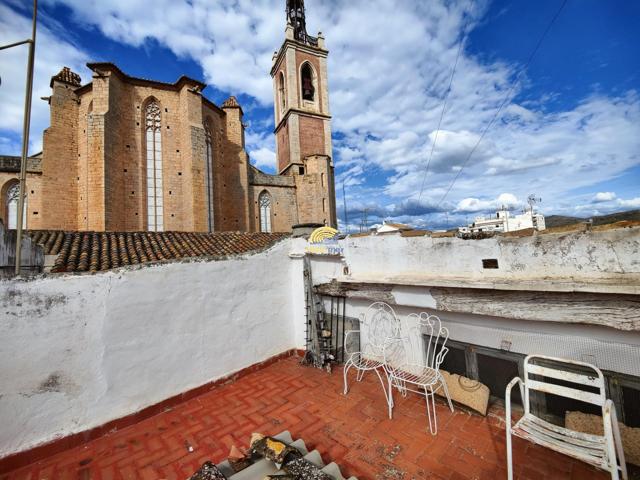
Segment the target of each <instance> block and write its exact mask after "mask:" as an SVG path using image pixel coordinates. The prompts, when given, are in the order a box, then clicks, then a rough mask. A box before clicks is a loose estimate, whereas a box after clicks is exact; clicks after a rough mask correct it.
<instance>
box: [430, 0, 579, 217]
mask: <svg viewBox="0 0 640 480" xmlns="http://www.w3.org/2000/svg"><path fill="white" fill-rule="evenodd" d="M567 1H568V0H564V1H563V2H562V5H560V8H559V9H558V11H557V12H556V14H555V15H554V16H553V18H552V19H551V21H550V22H549V24H548V25H547V28H546V29H545V30H544V32H543V33H542V36H541V37H540V39H539V40H538V43H537V44H536V46H535V48H534V49H533V51H532V52H531V55H529V58H528V60H527V62H526V63H525V65H524V66H523V67H522V69H521V70H520V72H518V75H516V78H515V80H514V82H513V84H512V85H511V88H509V90H508V91H507V94H506V95H505V97H504V99H503V100H502V103H500V106H499V107H498V110H496V113H495V114H494V115H493V118H491V120H490V121H489V123H487V125H486V127H485V128H484V130H483V132H482V134H481V135H480V138H479V139H478V141H477V142H476V144H475V145H474V146H473V148H472V149H471V151H470V152H469V155H467V158H466V159H465V161H464V162H463V164H462V167H460V170H458V173H456V176H455V177H454V179H453V181H452V182H451V183H450V184H449V187H448V188H447V191H446V192H445V193H444V195H442V198H441V199H440V201H439V202H438V205H437V207H439V206H440V205H441V204H442V202H444V199H445V198H446V197H447V195H448V194H449V192H450V191H451V189H452V188H453V185H454V184H455V183H456V181H457V180H458V178H459V177H460V175H461V174H462V171H463V170H464V168H465V167H466V166H467V163H469V160H470V159H471V157H472V155H473V154H474V153H475V151H476V149H477V148H478V145H480V142H482V139H483V138H484V136H485V135H486V134H487V131H488V130H489V128H491V126H492V125H493V123H494V122H495V121H496V119H497V118H498V115H500V112H501V111H502V109H503V108H504V106H505V105H506V103H507V100H509V97H510V96H511V93H512V92H513V90H514V89H515V87H516V85H517V84H518V80H519V79H520V77H521V76H522V74H523V72H524V71H525V70H527V68H528V67H529V65H531V62H532V61H533V58H534V57H535V55H536V53H538V50H539V49H540V45H542V41H543V40H544V38H545V37H546V36H547V33H549V30H551V27H552V26H553V24H554V23H555V21H556V20H557V19H558V17H559V16H560V13H561V12H562V10H563V9H564V7H565V5H566V4H567ZM437 207H436V208H437Z"/></svg>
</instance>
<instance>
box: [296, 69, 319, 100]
mask: <svg viewBox="0 0 640 480" xmlns="http://www.w3.org/2000/svg"><path fill="white" fill-rule="evenodd" d="M300 78H301V80H302V81H301V83H302V99H303V100H309V101H311V102H313V101H314V99H315V93H316V89H315V86H314V85H313V84H314V77H313V69H312V68H311V65H309V63H308V62H305V64H304V65H302V69H301V70H300Z"/></svg>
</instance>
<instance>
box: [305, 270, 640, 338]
mask: <svg viewBox="0 0 640 480" xmlns="http://www.w3.org/2000/svg"><path fill="white" fill-rule="evenodd" d="M315 288H316V290H317V292H318V293H321V294H323V295H334V296H343V297H347V298H359V299H365V300H370V301H383V302H386V303H389V304H390V305H398V303H397V302H396V299H395V297H394V295H393V289H394V285H393V284H374V283H347V282H338V281H335V280H334V281H332V282H331V283H325V284H321V285H317V286H316V287H315ZM424 292H425V295H430V296H431V297H432V298H433V300H434V302H435V305H436V310H439V311H444V312H459V313H472V314H477V315H490V316H496V317H503V318H512V319H518V320H534V321H542V322H555V323H570V324H587V325H602V326H606V327H611V328H615V329H618V330H625V331H640V297H639V296H637V295H623V294H605V293H581V292H538V291H524V290H487V289H473V288H448V287H447V288H445V287H424ZM407 306H409V307H410V306H411V305H407Z"/></svg>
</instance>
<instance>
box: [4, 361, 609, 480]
mask: <svg viewBox="0 0 640 480" xmlns="http://www.w3.org/2000/svg"><path fill="white" fill-rule="evenodd" d="M342 391H343V377H342V369H341V368H336V369H334V371H333V373H331V374H328V373H326V372H325V371H321V370H316V369H313V368H310V367H303V366H300V365H299V364H298V361H297V359H296V358H288V359H285V360H282V361H279V362H277V363H274V364H272V365H269V366H268V367H266V368H264V369H262V370H258V371H256V372H253V373H251V374H249V375H247V376H245V377H243V378H241V379H239V380H237V381H236V382H231V383H229V384H226V385H222V386H219V387H216V388H214V389H212V390H211V391H209V392H206V393H204V394H202V395H201V396H199V397H197V398H193V399H191V400H189V401H187V402H185V403H184V404H181V405H178V406H176V407H175V408H173V409H171V410H169V411H166V412H163V413H161V414H159V415H157V416H155V417H152V418H149V419H147V420H143V421H141V422H139V423H138V424H136V425H133V426H131V427H129V428H126V429H123V430H121V431H118V432H113V433H109V434H108V435H106V436H104V437H101V438H99V439H97V440H94V441H92V442H89V443H87V444H85V445H83V446H81V447H77V448H74V449H71V450H68V451H65V452H63V453H61V454H58V455H56V456H54V457H50V458H48V459H45V460H43V461H40V462H38V463H37V464H33V465H30V466H27V467H25V468H22V469H20V470H18V471H14V472H9V473H8V474H7V475H4V476H0V479H2V480H18V479H37V478H52V479H53V478H55V479H64V478H73V479H75V480H77V479H79V478H81V479H84V478H89V479H97V480H103V479H104V480H115V479H129V478H131V479H134V478H135V479H139V478H141V479H144V478H157V479H184V478H185V477H187V476H189V475H190V474H191V473H193V471H194V470H195V469H196V468H197V467H198V466H199V465H200V464H201V463H202V462H203V461H204V460H206V459H209V460H211V461H213V462H220V461H222V460H223V459H224V458H225V456H226V453H227V452H228V449H229V447H230V446H231V445H232V444H236V445H238V446H246V444H247V443H248V441H249V437H250V435H251V433H252V432H253V431H261V432H262V433H265V434H272V435H273V434H276V433H278V432H280V431H282V430H285V429H289V430H290V431H291V432H292V434H293V436H294V437H301V438H303V440H304V441H305V443H306V444H307V446H308V447H310V448H317V449H318V451H319V452H320V453H321V454H322V456H323V459H324V461H325V462H326V463H329V462H332V461H333V462H336V463H338V464H339V465H340V467H341V469H342V473H343V474H344V475H345V476H349V475H356V476H358V477H360V478H361V479H381V480H387V479H389V480H392V479H403V480H410V479H436V480H438V479H441V480H453V479H463V480H467V479H491V480H498V479H502V478H505V477H506V466H505V440H504V429H503V428H504V422H502V421H501V418H502V417H503V415H504V412H503V410H501V408H500V407H495V408H493V409H492V410H491V411H490V415H489V417H487V418H484V417H480V416H478V415H475V414H470V413H469V412H468V411H466V410H463V409H461V408H456V409H455V412H454V413H451V411H450V410H449V409H448V407H447V406H446V405H445V403H444V402H438V403H437V405H436V408H437V415H438V435H437V436H435V437H434V436H431V435H430V434H429V433H428V431H427V428H428V426H427V425H428V424H427V418H426V412H425V405H424V399H423V398H421V397H419V396H418V395H409V396H408V397H406V398H405V397H402V396H401V395H397V394H396V395H395V397H394V400H395V402H396V406H395V408H394V411H393V419H392V420H389V418H388V415H387V405H386V402H385V399H384V395H383V393H382V388H381V386H380V383H379V380H378V378H377V377H376V376H375V375H366V376H365V378H364V379H363V380H362V381H361V382H356V381H355V374H354V375H351V376H350V390H349V394H348V395H347V396H344V395H343V394H342ZM189 446H191V447H192V449H193V451H189V450H190V449H189ZM514 455H515V458H516V478H519V479H528V478H535V479H537V480H549V479H552V478H566V479H580V480H592V479H606V478H608V476H607V475H606V474H604V473H603V472H598V471H596V470H595V469H593V468H590V467H588V466H587V465H584V464H582V463H580V462H576V461H573V460H571V459H569V458H567V457H565V456H563V455H560V454H557V453H554V452H552V451H549V450H546V449H543V448H541V447H538V446H535V445H530V444H527V442H523V441H520V440H518V439H516V440H515V441H514Z"/></svg>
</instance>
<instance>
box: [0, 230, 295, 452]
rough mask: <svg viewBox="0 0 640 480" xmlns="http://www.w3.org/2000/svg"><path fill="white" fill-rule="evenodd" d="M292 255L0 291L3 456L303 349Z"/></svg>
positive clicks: (282, 248) (20, 284)
mask: <svg viewBox="0 0 640 480" xmlns="http://www.w3.org/2000/svg"><path fill="white" fill-rule="evenodd" d="M288 253H289V241H284V242H281V243H279V244H277V245H276V246H274V247H273V248H272V249H270V250H269V251H267V252H264V253H261V254H258V255H254V256H250V257H245V258H237V259H230V260H226V261H214V262H195V263H172V264H166V265H160V266H153V267H147V268H141V269H137V270H128V271H124V270H120V271H115V272H110V273H104V274H97V275H85V276H64V277H46V278H39V279H36V280H32V281H4V282H0V338H1V339H2V341H0V425H2V428H0V457H2V456H5V455H7V454H10V453H13V452H17V451H21V450H24V449H27V448H29V447H31V446H34V445H36V444H38V443H42V442H45V441H48V440H51V439H53V438H55V437H58V436H65V435H69V434H71V433H74V432H79V431H84V430H87V429H90V428H92V427H95V426H98V425H102V424H104V423H106V422H108V421H110V420H113V419H116V418H120V417H123V416H126V415H128V414H130V413H133V412H135V411H138V410H140V409H142V408H144V407H146V406H149V405H152V404H155V403H157V402H159V401H162V400H163V399H166V398H168V397H171V396H173V395H176V394H179V393H181V392H184V391H187V390H189V389H191V388H194V387H197V386H199V385H202V384H205V383H207V382H209V381H212V380H215V379H217V378H220V377H223V376H225V375H227V374H229V373H232V372H234V371H237V370H240V369H242V368H244V367H247V366H249V365H252V364H255V363H257V362H260V361H262V360H265V359H267V358H269V357H271V356H273V355H276V354H278V353H281V352H284V351H286V350H288V349H291V348H293V347H294V346H296V341H295V340H294V329H293V328H292V324H293V321H292V313H293V308H294V306H293V302H292V299H291V295H290V289H289V288H288V286H289V285H290V282H291V278H292V274H291V271H290V270H291V265H292V264H291V262H289V259H288Z"/></svg>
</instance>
